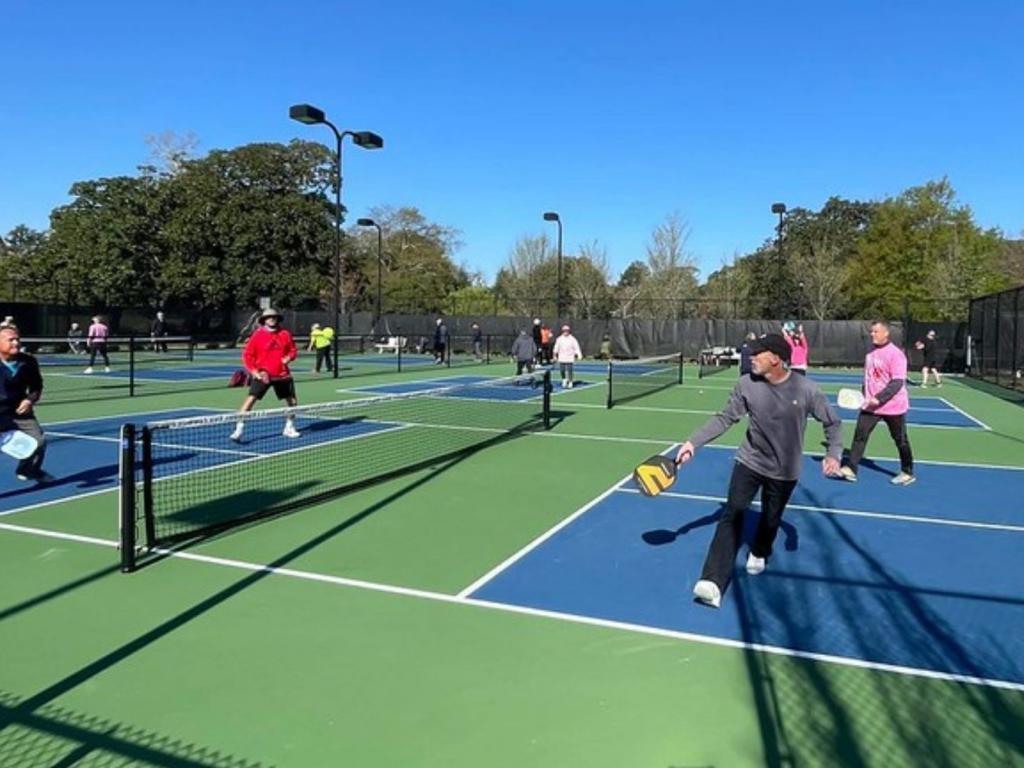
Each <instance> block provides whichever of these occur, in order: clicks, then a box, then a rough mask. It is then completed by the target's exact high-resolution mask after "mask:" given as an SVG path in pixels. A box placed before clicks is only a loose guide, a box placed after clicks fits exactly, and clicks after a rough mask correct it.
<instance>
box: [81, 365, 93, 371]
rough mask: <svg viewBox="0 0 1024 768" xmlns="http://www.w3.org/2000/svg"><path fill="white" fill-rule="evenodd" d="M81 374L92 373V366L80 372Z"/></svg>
mask: <svg viewBox="0 0 1024 768" xmlns="http://www.w3.org/2000/svg"><path fill="white" fill-rule="evenodd" d="M82 373H92V366H91V365H90V366H89V367H88V368H86V369H85V370H84V371H82Z"/></svg>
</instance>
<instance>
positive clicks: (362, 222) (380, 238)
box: [356, 219, 384, 328]
mask: <svg viewBox="0 0 1024 768" xmlns="http://www.w3.org/2000/svg"><path fill="white" fill-rule="evenodd" d="M356 224H358V225H359V226H360V227H376V228H377V314H376V317H374V320H373V327H374V328H376V327H377V323H379V322H380V316H381V308H382V305H381V301H380V277H381V275H380V273H381V263H382V262H383V260H384V255H383V250H384V234H383V231H382V230H381V227H380V224H378V223H377V222H376V221H374V220H373V219H359V220H358V221H356Z"/></svg>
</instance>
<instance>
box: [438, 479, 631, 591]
mask: <svg viewBox="0 0 1024 768" xmlns="http://www.w3.org/2000/svg"><path fill="white" fill-rule="evenodd" d="M632 476H633V474H632V473H630V474H628V475H626V476H625V477H624V478H622V479H621V480H619V482H617V483H616V484H615V485H613V486H612V487H611V488H608V489H607V490H606V491H604V492H603V493H601V494H600V495H599V496H597V497H595V498H593V499H591V500H590V501H588V502H587V503H586V504H584V505H583V506H582V507H580V508H579V509H577V510H576V511H575V512H573V513H572V514H571V515H569V516H568V517H566V518H565V519H563V520H562V521H561V522H559V523H558V524H557V525H555V526H553V527H551V528H548V530H546V531H545V532H544V533H542V534H541V535H540V536H538V537H536V538H535V539H534V540H533V541H531V542H530V543H529V544H527V545H526V546H525V547H522V548H521V549H519V551H517V552H514V553H512V554H511V555H510V556H509V557H507V558H505V560H503V561H502V562H500V563H498V564H497V565H496V566H494V567H493V568H491V570H489V571H488V572H487V573H485V574H484V575H483V576H481V577H480V578H478V579H477V580H476V581H474V582H473V583H472V584H470V585H469V586H467V587H464V588H463V589H462V590H460V591H459V593H458V597H460V598H464V597H468V596H469V595H471V594H473V593H474V592H476V591H477V590H478V589H479V588H480V587H482V586H483V585H484V584H486V583H487V582H488V581H490V580H491V579H493V578H494V577H496V576H497V575H498V574H499V573H501V572H502V571H504V570H506V569H508V568H509V567H511V566H512V565H513V564H514V563H516V562H517V561H518V560H521V559H522V558H523V557H525V556H526V555H527V554H529V553H530V552H532V551H533V550H535V549H536V548H537V547H539V546H540V545H541V544H543V543H544V542H545V541H547V540H548V539H550V538H551V537H552V536H554V535H555V534H556V533H558V532H559V531H560V530H562V529H563V528H565V527H566V526H567V525H569V524H571V523H572V522H573V520H575V519H576V518H578V517H580V516H582V515H583V514H584V513H585V512H586V511H587V510H589V509H591V508H592V507H594V506H596V505H597V504H599V503H601V502H602V501H604V500H605V499H606V498H608V497H609V496H611V495H612V494H613V493H615V491H616V490H618V489H619V488H620V487H621V486H622V485H623V484H624V483H627V482H629V480H630V478H632Z"/></svg>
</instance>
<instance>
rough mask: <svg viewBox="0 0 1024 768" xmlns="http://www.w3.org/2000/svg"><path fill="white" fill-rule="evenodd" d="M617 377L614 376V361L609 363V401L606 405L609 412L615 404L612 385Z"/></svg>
mask: <svg viewBox="0 0 1024 768" xmlns="http://www.w3.org/2000/svg"><path fill="white" fill-rule="evenodd" d="M614 379H615V377H614V376H613V375H612V361H611V360H609V361H608V401H607V402H606V403H605V407H607V408H608V409H609V410H610V409H611V407H612V406H613V405H614V404H615V399H614V395H613V394H612V384H613V382H614Z"/></svg>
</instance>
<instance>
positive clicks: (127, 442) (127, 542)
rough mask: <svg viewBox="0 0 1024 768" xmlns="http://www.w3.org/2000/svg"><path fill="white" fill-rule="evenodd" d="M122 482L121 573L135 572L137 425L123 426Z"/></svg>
mask: <svg viewBox="0 0 1024 768" xmlns="http://www.w3.org/2000/svg"><path fill="white" fill-rule="evenodd" d="M120 445H121V455H120V462H119V463H120V467H119V470H120V472H119V474H120V478H119V480H120V482H119V483H118V493H119V496H118V526H119V528H120V537H119V538H120V548H121V573H131V572H132V571H134V570H135V544H136V541H135V518H136V510H135V425H134V424H122V425H121V443H120Z"/></svg>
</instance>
